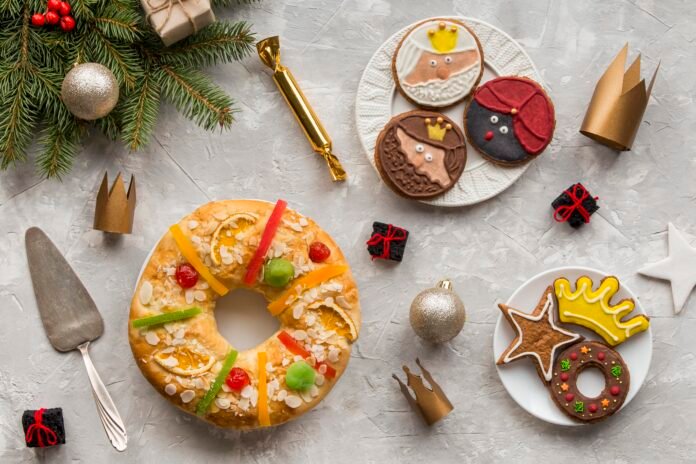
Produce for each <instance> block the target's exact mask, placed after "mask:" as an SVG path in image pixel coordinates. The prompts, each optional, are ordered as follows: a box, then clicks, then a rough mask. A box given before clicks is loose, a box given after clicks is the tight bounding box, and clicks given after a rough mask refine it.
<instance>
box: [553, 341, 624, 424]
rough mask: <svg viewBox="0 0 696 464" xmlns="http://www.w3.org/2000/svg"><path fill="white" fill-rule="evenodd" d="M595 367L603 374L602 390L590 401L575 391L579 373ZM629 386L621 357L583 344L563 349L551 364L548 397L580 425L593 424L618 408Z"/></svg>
mask: <svg viewBox="0 0 696 464" xmlns="http://www.w3.org/2000/svg"><path fill="white" fill-rule="evenodd" d="M588 367H589V368H597V369H599V370H600V371H602V374H604V379H605V385H604V390H602V392H601V393H600V394H599V395H597V396H596V397H594V398H589V397H587V396H585V395H583V394H582V393H581V392H580V390H579V389H578V385H577V381H578V376H579V375H580V373H581V372H582V371H583V370H585V369H587V368H588ZM629 384H630V375H629V372H628V367H626V363H625V362H624V360H623V359H622V358H621V355H620V354H619V353H617V352H616V351H614V350H613V349H611V348H609V347H608V346H606V345H605V344H603V343H600V342H594V341H584V342H581V343H576V344H575V345H573V346H571V347H569V348H567V349H566V350H565V351H563V352H562V353H561V354H560V355H559V356H558V359H557V360H556V362H555V363H554V365H553V381H552V382H551V384H550V385H549V390H550V391H551V396H552V397H553V399H554V401H555V402H556V404H557V405H558V407H559V408H561V410H562V411H563V412H564V413H566V414H567V415H569V416H570V417H572V418H573V419H577V420H579V421H583V422H597V421H600V420H602V419H606V418H607V417H609V416H611V415H612V414H614V413H615V412H616V411H618V410H619V409H621V406H622V405H623V403H624V401H625V400H626V396H627V395H628V388H629Z"/></svg>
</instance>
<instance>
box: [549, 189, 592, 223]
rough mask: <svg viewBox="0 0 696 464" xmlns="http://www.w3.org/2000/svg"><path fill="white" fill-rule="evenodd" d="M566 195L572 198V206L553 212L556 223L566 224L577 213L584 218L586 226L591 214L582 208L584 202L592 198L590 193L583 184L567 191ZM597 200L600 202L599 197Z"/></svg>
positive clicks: (562, 206) (562, 207)
mask: <svg viewBox="0 0 696 464" xmlns="http://www.w3.org/2000/svg"><path fill="white" fill-rule="evenodd" d="M565 193H566V194H568V197H570V201H572V204H570V205H561V206H559V207H558V208H556V210H555V211H554V212H553V218H554V219H555V220H556V222H566V221H568V219H570V216H571V215H572V214H573V213H574V212H575V211H577V212H578V213H580V216H582V219H583V221H585V224H587V223H588V222H590V213H589V212H588V211H587V210H586V209H585V207H584V206H582V202H583V201H585V200H587V198H588V197H589V196H590V194H589V192H588V191H587V190H586V189H585V187H584V186H583V185H582V184H575V185H573V188H572V189H569V190H566V191H565ZM594 199H595V200H599V197H594Z"/></svg>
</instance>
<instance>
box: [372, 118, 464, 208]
mask: <svg viewBox="0 0 696 464" xmlns="http://www.w3.org/2000/svg"><path fill="white" fill-rule="evenodd" d="M375 164H376V165H377V169H378V170H379V173H380V175H381V176H382V179H384V181H385V183H386V184H387V185H388V186H389V187H390V188H391V189H392V190H394V191H395V192H396V193H399V194H401V195H403V196H405V197H408V198H417V199H423V198H432V197H435V196H437V195H440V194H442V193H444V192H446V191H447V190H449V189H451V188H452V187H454V185H455V184H456V183H457V180H459V177H460V176H461V175H462V172H464V165H465V164H466V139H465V137H464V133H463V132H462V131H461V129H459V128H458V127H457V126H456V124H454V122H452V120H451V119H449V118H448V117H447V116H445V115H443V114H440V113H435V112H432V111H422V110H415V111H409V112H407V113H401V114H399V115H397V116H394V117H393V118H392V119H391V120H390V121H389V122H388V123H387V125H386V126H385V127H384V129H382V132H380V134H379V137H378V138H377V144H376V145H375Z"/></svg>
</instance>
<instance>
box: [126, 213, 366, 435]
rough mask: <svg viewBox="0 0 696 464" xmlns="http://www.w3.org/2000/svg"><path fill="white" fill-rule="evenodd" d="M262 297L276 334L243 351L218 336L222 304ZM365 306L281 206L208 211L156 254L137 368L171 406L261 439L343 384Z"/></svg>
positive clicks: (320, 234) (136, 315)
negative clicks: (227, 299) (244, 292)
mask: <svg viewBox="0 0 696 464" xmlns="http://www.w3.org/2000/svg"><path fill="white" fill-rule="evenodd" d="M238 288H247V289H250V290H253V291H255V292H258V293H260V294H262V295H263V296H264V297H265V299H266V300H267V301H268V310H269V311H270V312H271V314H272V315H274V316H276V317H277V318H278V320H279V322H280V330H279V331H278V332H276V333H275V334H274V335H273V336H271V337H270V338H268V339H267V340H266V341H264V342H263V343H261V344H260V345H259V346H257V347H255V348H253V349H249V350H244V351H239V352H238V351H237V350H235V349H234V347H233V346H232V345H231V344H230V343H229V342H228V341H227V340H226V339H225V338H224V337H223V336H222V335H221V334H220V333H219V331H218V329H217V325H216V322H215V315H214V310H215V304H216V301H217V299H218V298H219V297H220V296H222V295H224V294H226V293H227V292H229V291H234V290H235V289H238ZM359 328H360V303H359V299H358V289H357V287H356V284H355V281H354V280H353V276H352V274H351V272H350V268H349V266H348V264H347V262H346V260H345V257H344V256H343V253H342V252H341V250H340V249H339V247H338V246H337V245H336V243H335V242H334V241H333V239H332V238H331V237H330V236H329V235H328V234H327V233H326V232H324V231H323V230H322V229H321V228H320V227H319V226H317V224H316V223H314V222H313V221H312V220H311V219H309V218H307V217H305V216H302V215H300V214H299V213H297V212H295V211H293V210H291V209H287V208H286V204H285V202H283V201H278V203H276V205H275V206H274V205H273V204H272V203H268V202H264V201H255V200H228V201H217V202H212V203H208V204H206V205H204V206H202V207H200V208H198V209H197V210H196V211H194V212H193V213H191V214H189V215H188V216H186V217H184V218H183V219H182V220H181V221H180V222H179V223H177V224H175V225H173V226H172V227H171V228H170V230H169V231H168V232H167V233H166V234H165V235H164V236H163V237H162V239H161V240H160V241H159V243H158V244H157V246H156V247H155V249H154V250H153V252H152V254H151V256H150V258H149V261H148V262H147V263H146V265H145V267H144V269H143V272H142V274H141V276H140V278H139V280H138V283H137V286H136V291H135V294H134V296H133V299H132V302H131V309H130V317H129V324H128V335H129V341H130V345H131V349H132V351H133V355H134V357H135V360H136V363H137V365H138V367H139V368H140V370H141V371H142V373H143V374H144V375H145V377H146V378H147V380H148V381H149V382H150V383H151V384H152V385H153V386H154V387H155V389H156V390H157V391H158V392H159V393H160V394H161V395H162V396H164V397H165V398H167V399H168V400H169V401H170V402H172V403H173V404H175V405H176V406H178V407H179V408H181V409H183V410H184V411H186V412H189V413H191V414H195V415H197V416H198V417H200V418H202V419H204V420H206V421H208V422H211V423H213V424H215V425H218V426H220V427H228V428H236V429H254V428H258V427H264V426H271V425H278V424H282V423H284V422H287V421H289V420H292V419H294V418H296V417H298V416H300V415H302V414H303V413H305V412H307V411H309V410H310V409H312V408H313V407H314V406H316V405H317V404H318V403H319V402H320V401H321V400H322V399H323V398H324V397H325V396H326V395H327V394H328V392H329V391H330V390H331V388H332V387H333V386H334V385H335V383H336V382H337V381H338V379H339V378H340V376H341V375H342V374H343V372H344V370H345V369H346V366H347V364H348V360H349V358H350V351H351V345H352V343H353V342H354V341H355V340H356V339H357V336H358V331H359Z"/></svg>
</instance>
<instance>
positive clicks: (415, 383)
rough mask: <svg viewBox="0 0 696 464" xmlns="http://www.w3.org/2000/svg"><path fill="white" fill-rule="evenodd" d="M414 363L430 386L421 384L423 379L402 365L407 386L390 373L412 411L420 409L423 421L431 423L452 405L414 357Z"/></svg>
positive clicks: (450, 409)
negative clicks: (413, 394)
mask: <svg viewBox="0 0 696 464" xmlns="http://www.w3.org/2000/svg"><path fill="white" fill-rule="evenodd" d="M416 364H418V367H420V370H421V372H422V373H423V376H425V380H427V381H428V383H429V384H430V388H428V387H426V386H425V385H424V384H423V380H422V379H421V377H420V376H419V375H415V374H413V373H411V371H410V370H409V368H408V367H407V366H403V369H404V372H405V373H406V382H407V383H408V386H406V385H404V383H403V382H402V381H401V379H399V377H397V375H396V374H392V377H394V379H395V380H396V381H397V382H399V388H401V393H403V394H404V396H405V397H406V399H407V400H408V403H409V404H410V405H411V408H412V409H413V410H414V411H420V413H421V415H422V416H423V419H425V422H427V424H428V425H433V424H434V423H435V422H437V421H439V420H440V419H442V418H444V417H445V416H446V415H447V414H449V413H450V412H451V411H452V410H453V409H454V406H452V403H450V401H449V400H448V399H447V395H445V392H443V391H442V389H441V388H440V386H439V385H438V384H437V382H435V379H433V376H432V375H430V372H428V371H427V370H426V369H425V368H424V367H423V365H422V364H421V363H420V359H418V358H416ZM408 387H411V390H413V393H415V395H416V397H415V398H414V397H413V396H412V395H411V391H410V390H409V388H408Z"/></svg>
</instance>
